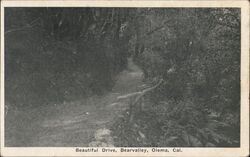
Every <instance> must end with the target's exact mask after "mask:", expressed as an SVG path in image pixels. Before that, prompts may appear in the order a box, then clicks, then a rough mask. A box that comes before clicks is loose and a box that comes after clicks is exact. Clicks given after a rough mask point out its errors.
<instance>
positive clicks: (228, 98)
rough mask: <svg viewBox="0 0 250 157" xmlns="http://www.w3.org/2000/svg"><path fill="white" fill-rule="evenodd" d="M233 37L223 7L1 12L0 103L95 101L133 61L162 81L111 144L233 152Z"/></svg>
mask: <svg viewBox="0 0 250 157" xmlns="http://www.w3.org/2000/svg"><path fill="white" fill-rule="evenodd" d="M240 31H241V30H240V9H230V8H217V9H211V8H202V9H198V8H192V9H191V8H185V9H182V8H166V9H162V8H154V9H152V8H139V9H138V8H5V101H6V104H5V105H6V106H9V107H11V106H12V107H13V106H14V107H16V108H22V107H23V106H32V107H36V106H41V105H44V104H50V103H51V104H52V103H62V102H64V101H72V100H77V99H81V98H84V97H90V96H93V95H103V94H105V93H106V92H108V91H111V90H112V87H113V86H114V84H115V82H116V76H117V75H118V74H119V73H120V72H121V71H123V70H124V69H126V68H127V58H133V61H134V62H135V63H136V64H137V65H138V66H139V67H140V68H141V69H142V71H143V74H144V75H143V76H144V78H143V79H144V82H145V83H150V82H152V81H155V80H160V79H162V80H163V81H164V84H162V85H161V86H160V87H159V88H157V89H156V90H155V91H154V92H152V93H150V94H148V95H147V97H146V99H145V100H144V101H145V104H147V106H148V107H147V108H146V109H145V110H144V111H143V112H139V111H138V113H137V114H136V117H135V119H134V120H135V121H136V122H138V123H136V124H137V126H135V127H131V126H130V124H129V123H128V122H127V121H128V118H127V117H126V115H124V117H122V118H119V119H117V120H116V123H114V124H113V128H114V129H113V134H114V135H115V136H117V137H118V139H117V140H116V145H117V146H131V147H133V146H195V147H204V146H206V147H209V146H210V147H215V146H216V147H220V146H222V147H225V146H226V147H232V146H233V147H235V146H237V147H238V146H240V51H241V49H240V38H241V36H240ZM136 112H137V111H136ZM124 114H125V113H124ZM27 116H28V115H27ZM83 125H84V124H83ZM138 130H139V134H138ZM140 130H143V132H144V133H143V135H142V134H140ZM144 134H145V135H146V137H147V138H145V137H144ZM138 137H139V140H138Z"/></svg>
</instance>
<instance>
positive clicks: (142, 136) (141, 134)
mask: <svg viewBox="0 0 250 157" xmlns="http://www.w3.org/2000/svg"><path fill="white" fill-rule="evenodd" d="M138 133H139V135H140V136H141V138H143V139H144V138H146V137H145V135H144V134H143V133H142V132H141V131H138Z"/></svg>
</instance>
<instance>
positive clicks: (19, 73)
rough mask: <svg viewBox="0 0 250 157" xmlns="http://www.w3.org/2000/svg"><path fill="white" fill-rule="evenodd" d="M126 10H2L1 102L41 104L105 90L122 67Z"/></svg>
mask: <svg viewBox="0 0 250 157" xmlns="http://www.w3.org/2000/svg"><path fill="white" fill-rule="evenodd" d="M126 18H127V16H125V11H121V10H120V9H105V8H99V9H98V8H7V9H5V65H6V66H5V68H6V69H5V70H6V74H5V78H6V79H5V82H6V85H5V86H6V100H7V101H9V102H13V103H16V104H17V105H18V104H30V103H35V104H40V103H51V102H62V101H65V100H66V101H67V100H73V99H77V98H81V97H85V96H89V95H93V94H98V95H100V94H103V93H104V92H105V91H107V90H110V89H111V88H112V86H113V83H114V81H115V76H116V74H117V73H118V72H120V71H121V70H123V69H124V68H125V67H126V64H127V49H128V48H127V46H126V44H128V40H129V35H123V32H122V26H123V25H124V22H125V20H126Z"/></svg>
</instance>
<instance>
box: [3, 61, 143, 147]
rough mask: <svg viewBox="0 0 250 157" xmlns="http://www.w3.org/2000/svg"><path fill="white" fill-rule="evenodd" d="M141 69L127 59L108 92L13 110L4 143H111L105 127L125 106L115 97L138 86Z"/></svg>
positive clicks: (95, 144) (38, 144) (51, 145)
mask: <svg viewBox="0 0 250 157" xmlns="http://www.w3.org/2000/svg"><path fill="white" fill-rule="evenodd" d="M142 74H143V73H142V71H141V70H140V68H139V67H138V66H136V65H135V64H134V63H133V62H132V60H131V59H128V70H124V71H123V72H121V73H120V74H119V76H118V77H117V81H116V84H115V86H114V88H113V89H112V91H111V92H110V93H106V94H105V95H103V96H93V97H90V98H88V99H84V100H80V101H74V102H66V103H63V104H54V105H46V106H40V107H36V108H23V109H22V110H13V111H10V112H9V113H8V116H7V117H6V122H7V123H8V125H7V126H6V129H7V134H6V136H5V137H6V139H5V145H6V146H29V147H32V146H34V147H43V146H45V147H54V146H57V147H69V146H70V147H74V146H82V147H84V146H85V147H86V146H113V139H112V137H111V136H110V130H109V129H108V128H109V127H110V125H111V124H112V122H113V121H114V120H115V119H116V118H117V117H119V116H120V115H121V112H122V111H124V110H126V109H127V107H128V105H126V103H124V102H123V103H122V102H117V97H118V96H120V95H124V94H127V93H130V92H135V91H138V90H139V87H140V86H141V85H142V84H143V83H142Z"/></svg>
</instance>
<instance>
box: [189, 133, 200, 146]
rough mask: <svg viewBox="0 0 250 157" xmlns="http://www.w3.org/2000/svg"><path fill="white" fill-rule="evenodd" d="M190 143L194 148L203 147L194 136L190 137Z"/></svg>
mask: <svg viewBox="0 0 250 157" xmlns="http://www.w3.org/2000/svg"><path fill="white" fill-rule="evenodd" d="M189 141H190V143H191V145H192V146H194V147H202V146H203V145H202V143H201V142H200V141H199V140H198V139H197V138H196V137H194V136H192V135H189Z"/></svg>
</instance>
